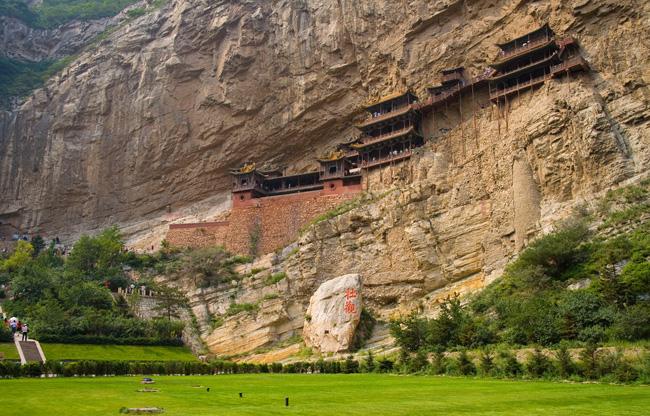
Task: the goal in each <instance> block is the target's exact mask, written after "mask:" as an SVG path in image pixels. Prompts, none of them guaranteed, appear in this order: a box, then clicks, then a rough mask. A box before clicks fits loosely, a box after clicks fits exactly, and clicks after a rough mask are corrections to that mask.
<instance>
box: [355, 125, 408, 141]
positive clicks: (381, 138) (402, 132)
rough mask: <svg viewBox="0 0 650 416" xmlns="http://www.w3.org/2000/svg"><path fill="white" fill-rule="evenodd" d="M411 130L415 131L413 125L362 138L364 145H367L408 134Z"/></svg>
mask: <svg viewBox="0 0 650 416" xmlns="http://www.w3.org/2000/svg"><path fill="white" fill-rule="evenodd" d="M411 130H412V131H415V129H414V128H413V126H408V127H405V128H403V129H400V130H395V131H391V132H390V133H385V134H382V135H379V136H374V137H373V136H365V137H362V138H361V140H362V142H363V146H367V145H369V144H373V143H379V142H383V141H385V140H389V139H392V138H394V137H400V136H404V135H405V134H408V133H409V132H410V131H411Z"/></svg>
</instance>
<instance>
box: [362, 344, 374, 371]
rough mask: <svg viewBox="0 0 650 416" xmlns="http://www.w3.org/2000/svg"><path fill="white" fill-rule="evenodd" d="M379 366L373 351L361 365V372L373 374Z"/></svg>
mask: <svg viewBox="0 0 650 416" xmlns="http://www.w3.org/2000/svg"><path fill="white" fill-rule="evenodd" d="M376 368H377V366H376V365H375V357H374V356H373V355H372V351H370V350H368V352H367V354H366V359H365V361H364V362H363V363H362V364H361V371H362V372H364V373H373V372H374V371H375V369H376Z"/></svg>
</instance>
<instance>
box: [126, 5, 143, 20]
mask: <svg viewBox="0 0 650 416" xmlns="http://www.w3.org/2000/svg"><path fill="white" fill-rule="evenodd" d="M145 14H147V10H145V9H143V8H142V7H136V8H133V9H131V10H129V11H127V12H126V15H127V16H129V18H131V19H136V18H138V17H140V16H144V15H145Z"/></svg>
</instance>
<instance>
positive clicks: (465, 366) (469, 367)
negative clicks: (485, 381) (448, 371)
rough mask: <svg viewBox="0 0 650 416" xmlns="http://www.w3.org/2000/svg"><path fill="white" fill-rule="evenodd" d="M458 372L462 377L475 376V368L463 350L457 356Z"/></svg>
mask: <svg viewBox="0 0 650 416" xmlns="http://www.w3.org/2000/svg"><path fill="white" fill-rule="evenodd" d="M458 371H459V372H460V374H462V375H464V376H469V375H474V374H476V366H475V365H474V363H473V362H472V360H471V359H470V357H469V355H468V354H467V352H466V351H465V350H463V351H461V352H460V354H458Z"/></svg>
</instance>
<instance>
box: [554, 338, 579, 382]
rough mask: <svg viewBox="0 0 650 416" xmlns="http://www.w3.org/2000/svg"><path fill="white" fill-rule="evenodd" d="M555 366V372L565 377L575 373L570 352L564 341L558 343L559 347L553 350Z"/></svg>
mask: <svg viewBox="0 0 650 416" xmlns="http://www.w3.org/2000/svg"><path fill="white" fill-rule="evenodd" d="M555 366H556V369H557V374H558V375H559V376H560V377H562V378H564V379H567V378H569V377H571V376H572V375H574V374H575V372H576V366H575V363H574V362H573V359H571V353H570V352H569V348H568V347H567V345H566V343H564V342H562V343H560V346H559V348H558V349H557V350H556V351H555Z"/></svg>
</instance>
